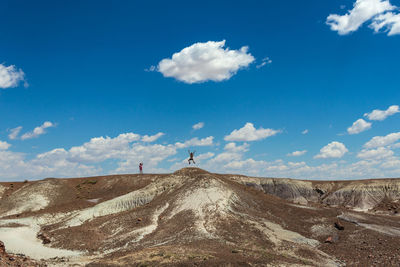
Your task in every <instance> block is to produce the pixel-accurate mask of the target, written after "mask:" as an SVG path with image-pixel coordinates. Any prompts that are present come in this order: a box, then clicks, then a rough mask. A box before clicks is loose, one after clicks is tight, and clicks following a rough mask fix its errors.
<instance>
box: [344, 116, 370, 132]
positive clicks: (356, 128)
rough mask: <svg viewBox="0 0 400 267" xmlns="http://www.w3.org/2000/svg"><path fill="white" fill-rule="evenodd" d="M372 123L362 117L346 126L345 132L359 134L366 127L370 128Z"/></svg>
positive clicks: (366, 128)
mask: <svg viewBox="0 0 400 267" xmlns="http://www.w3.org/2000/svg"><path fill="white" fill-rule="evenodd" d="M371 125H372V123H370V122H366V121H365V120H363V119H358V120H356V121H355V122H353V125H352V126H350V127H349V128H347V132H348V133H349V134H359V133H361V132H364V131H366V130H368V129H371Z"/></svg>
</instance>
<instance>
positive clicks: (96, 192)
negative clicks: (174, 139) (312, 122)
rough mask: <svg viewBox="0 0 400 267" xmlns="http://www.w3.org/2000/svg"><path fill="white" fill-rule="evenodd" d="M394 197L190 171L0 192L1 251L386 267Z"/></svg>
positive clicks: (389, 190)
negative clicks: (3, 246)
mask: <svg viewBox="0 0 400 267" xmlns="http://www.w3.org/2000/svg"><path fill="white" fill-rule="evenodd" d="M399 189H400V180H399V179H382V180H360V181H334V182H332V181H329V182H321V181H300V180H292V179H276V178H254V177H246V176H239V175H220V174H214V173H209V172H206V171H204V170H201V169H198V168H184V169H181V170H179V171H176V172H175V173H172V174H164V175H155V174H154V175H152V174H148V175H147V174H145V175H113V176H100V177H89V178H76V179H54V178H52V179H45V180H42V181H35V182H25V183H13V184H12V186H11V183H1V184H0V198H1V201H0V212H1V213H0V214H1V215H0V240H2V241H3V242H4V243H5V244H6V247H7V252H8V253H21V254H24V255H27V256H29V257H30V258H32V259H34V260H36V261H37V262H39V263H40V264H46V265H48V266H93V267H94V266H141V265H142V266H160V265H165V266H176V265H182V266H187V265H201V266H220V265H232V266H236V265H240V266H254V265H255V266H265V265H271V266H277V265H278V266H280V265H282V266H344V265H355V266H368V265H386V266H392V265H394V264H397V263H398V262H400V247H399V246H398V244H399V243H398V238H399V236H400V216H398V214H397V213H395V212H394V211H392V209H391V210H390V212H389V213H387V214H386V213H385V214H384V213H382V209H385V208H380V207H386V206H385V205H389V204H387V203H391V204H390V205H392V206H393V205H394V204H396V203H397V201H398V200H399V199H400V191H399ZM385 203H386V204H385ZM396 207H397V206H396ZM396 209H397V208H396ZM368 210H369V211H368ZM378 210H379V211H381V212H378ZM335 222H336V223H337V224H339V225H341V226H342V228H340V229H341V230H339V229H338V228H335ZM39 263H36V264H39ZM35 266H36V265H35Z"/></svg>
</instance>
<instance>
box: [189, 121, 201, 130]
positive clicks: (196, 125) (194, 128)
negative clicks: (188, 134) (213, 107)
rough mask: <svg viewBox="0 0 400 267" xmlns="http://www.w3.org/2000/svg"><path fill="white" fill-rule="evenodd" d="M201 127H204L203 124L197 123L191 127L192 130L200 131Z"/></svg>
mask: <svg viewBox="0 0 400 267" xmlns="http://www.w3.org/2000/svg"><path fill="white" fill-rule="evenodd" d="M203 127H204V122H199V123H196V124H195V125H193V126H192V128H193V130H200V129H201V128H203Z"/></svg>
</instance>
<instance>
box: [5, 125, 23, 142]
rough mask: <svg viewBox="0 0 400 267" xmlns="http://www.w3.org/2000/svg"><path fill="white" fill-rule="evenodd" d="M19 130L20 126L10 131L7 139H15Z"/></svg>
mask: <svg viewBox="0 0 400 267" xmlns="http://www.w3.org/2000/svg"><path fill="white" fill-rule="evenodd" d="M21 130H22V126H18V127H16V128H14V129H11V130H10V134H9V135H8V138H10V139H11V140H15V139H17V138H18V135H19V133H20V132H21Z"/></svg>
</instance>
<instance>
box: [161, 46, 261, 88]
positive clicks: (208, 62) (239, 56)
mask: <svg viewBox="0 0 400 267" xmlns="http://www.w3.org/2000/svg"><path fill="white" fill-rule="evenodd" d="M224 46H225V40H223V41H220V42H214V41H208V42H206V43H195V44H193V45H191V46H189V47H186V48H184V49H182V50H181V51H180V52H177V53H174V54H173V55H172V58H165V59H163V60H161V61H160V63H158V67H157V70H158V71H159V72H161V73H162V74H163V75H164V77H173V78H175V79H177V80H179V81H182V82H185V83H189V84H191V83H201V82H206V81H215V82H219V81H224V80H228V79H230V78H231V77H232V76H233V75H235V74H236V73H237V71H238V70H239V69H241V68H245V67H247V66H249V64H250V63H252V62H253V61H254V60H255V59H254V57H253V56H252V55H251V54H250V53H248V47H247V46H243V47H242V48H240V49H239V50H231V49H229V48H224Z"/></svg>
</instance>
